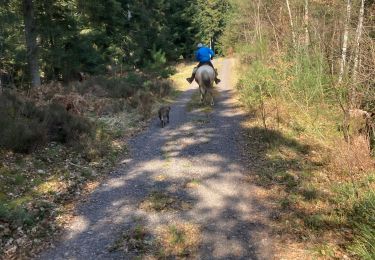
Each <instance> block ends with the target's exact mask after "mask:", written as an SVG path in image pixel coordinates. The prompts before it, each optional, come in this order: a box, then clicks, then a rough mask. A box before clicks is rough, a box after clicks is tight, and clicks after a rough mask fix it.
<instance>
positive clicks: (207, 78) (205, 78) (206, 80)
mask: <svg viewBox="0 0 375 260" xmlns="http://www.w3.org/2000/svg"><path fill="white" fill-rule="evenodd" d="M202 82H203V84H204V85H205V86H206V87H210V86H211V78H210V74H209V73H208V72H207V71H203V73H202Z"/></svg>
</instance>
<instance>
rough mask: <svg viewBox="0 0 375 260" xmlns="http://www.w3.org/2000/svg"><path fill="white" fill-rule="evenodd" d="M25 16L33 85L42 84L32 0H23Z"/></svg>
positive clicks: (29, 64) (28, 57) (28, 56)
mask: <svg viewBox="0 0 375 260" xmlns="http://www.w3.org/2000/svg"><path fill="white" fill-rule="evenodd" d="M22 4H23V17H24V24H25V36H26V48H27V62H28V66H29V73H30V76H31V86H32V87H37V86H40V75H39V64H38V49H37V44H36V32H35V20H34V6H33V1H32V0H23V2H22Z"/></svg>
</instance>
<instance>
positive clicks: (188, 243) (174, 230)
mask: <svg viewBox="0 0 375 260" xmlns="http://www.w3.org/2000/svg"><path fill="white" fill-rule="evenodd" d="M199 243H200V230H199V227H198V226H197V225H195V224H191V223H176V224H169V225H163V226H159V227H157V228H156V229H155V228H153V229H152V231H151V229H149V228H148V227H147V226H146V225H145V224H144V223H142V222H140V221H135V223H134V225H133V226H131V227H130V228H129V229H127V230H125V231H124V232H123V233H122V234H121V236H120V237H119V238H118V239H117V240H116V241H115V243H114V244H113V245H112V246H110V247H109V249H108V250H109V251H124V252H126V253H131V254H132V255H133V256H135V257H136V259H138V258H140V259H143V258H146V259H148V258H152V259H155V258H156V259H176V258H177V259H179V258H186V257H193V256H194V253H195V252H196V251H197V249H198V246H199Z"/></svg>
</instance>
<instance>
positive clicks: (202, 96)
mask: <svg viewBox="0 0 375 260" xmlns="http://www.w3.org/2000/svg"><path fill="white" fill-rule="evenodd" d="M199 92H200V94H201V100H200V103H201V104H203V99H204V91H203V89H202V87H201V86H199Z"/></svg>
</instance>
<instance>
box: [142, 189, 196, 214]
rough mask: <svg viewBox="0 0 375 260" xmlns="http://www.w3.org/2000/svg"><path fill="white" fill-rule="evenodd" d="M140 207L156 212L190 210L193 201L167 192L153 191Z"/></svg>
mask: <svg viewBox="0 0 375 260" xmlns="http://www.w3.org/2000/svg"><path fill="white" fill-rule="evenodd" d="M139 208H140V209H143V210H146V211H156V212H161V211H170V210H188V209H191V208H192V202H190V201H186V200H184V199H182V198H180V197H178V196H175V195H172V194H169V193H167V192H163V191H153V192H151V193H150V194H149V195H148V196H147V197H146V199H144V200H143V201H142V202H141V203H140V205H139Z"/></svg>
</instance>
